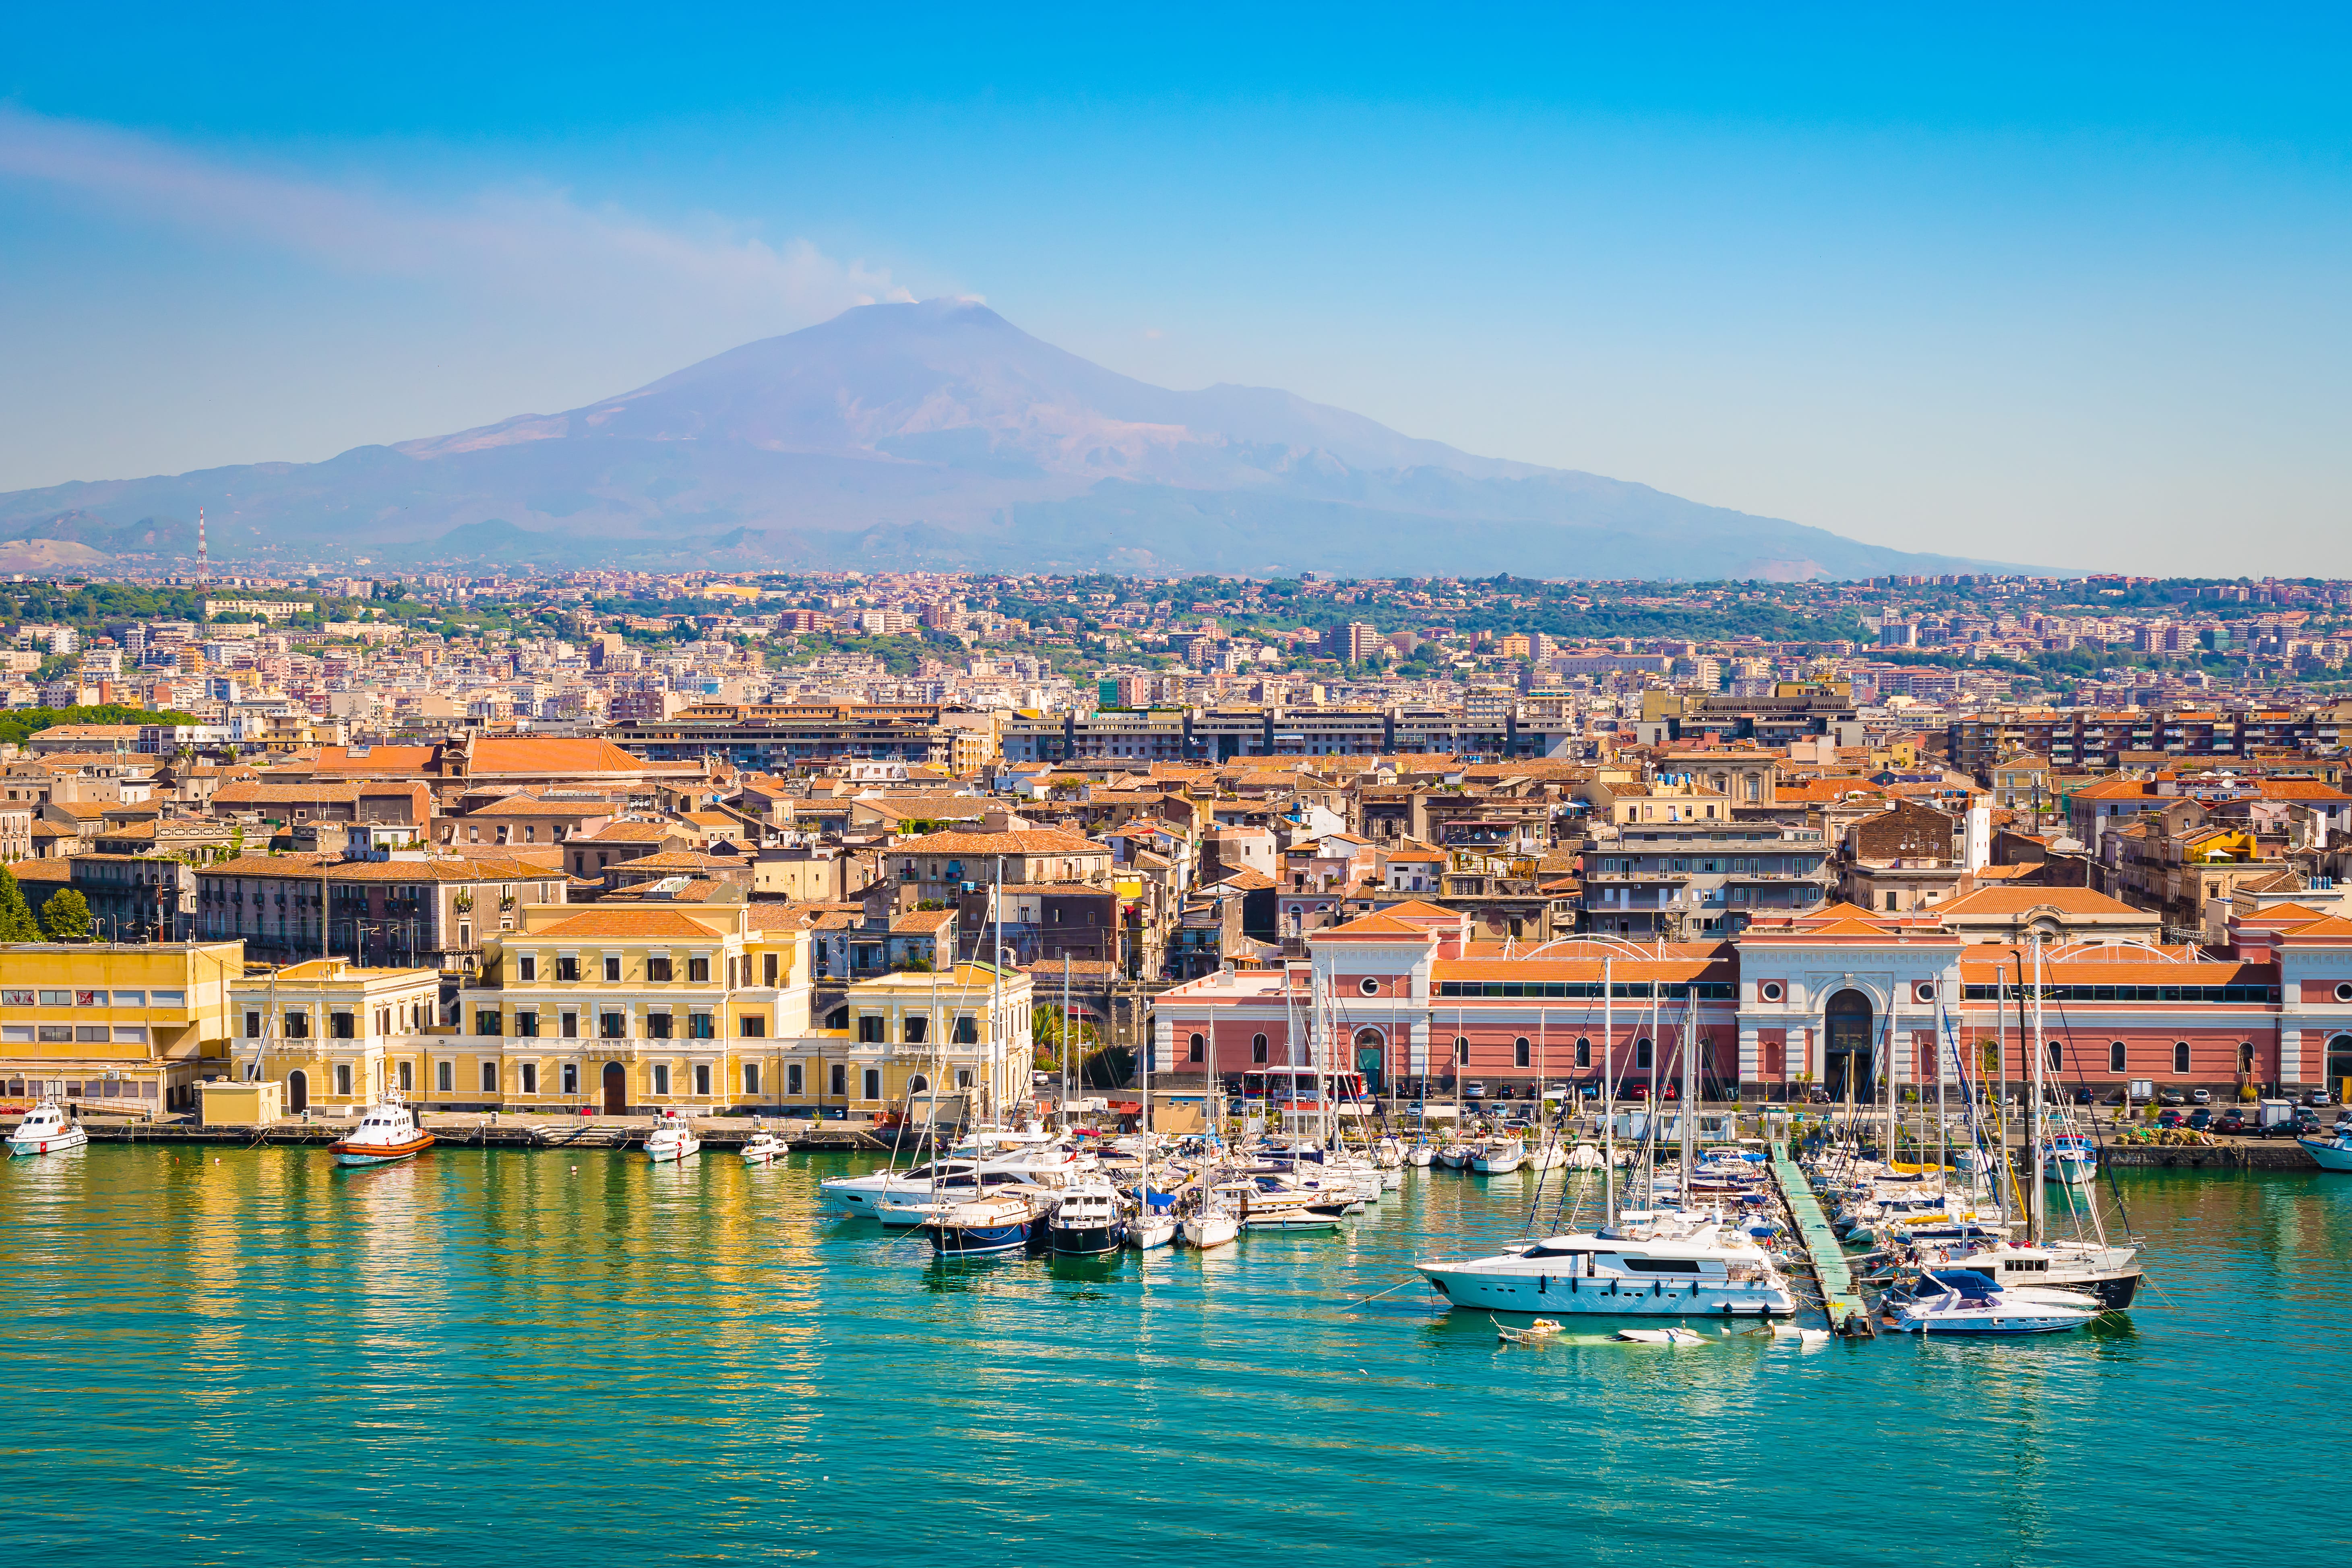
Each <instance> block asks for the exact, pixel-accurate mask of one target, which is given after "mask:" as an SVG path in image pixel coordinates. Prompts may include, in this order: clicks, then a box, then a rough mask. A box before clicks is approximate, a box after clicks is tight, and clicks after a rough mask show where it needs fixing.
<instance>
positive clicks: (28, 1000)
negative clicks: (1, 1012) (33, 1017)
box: [0, 991, 35, 1007]
mask: <svg viewBox="0 0 2352 1568" xmlns="http://www.w3.org/2000/svg"><path fill="white" fill-rule="evenodd" d="M33 1005H35V1003H34V994H33V993H32V992H30V991H0V1007H30V1006H33Z"/></svg>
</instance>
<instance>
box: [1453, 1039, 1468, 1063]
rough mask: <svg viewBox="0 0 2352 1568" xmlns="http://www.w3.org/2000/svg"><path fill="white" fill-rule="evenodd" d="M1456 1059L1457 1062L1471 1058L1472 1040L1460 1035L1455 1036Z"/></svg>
mask: <svg viewBox="0 0 2352 1568" xmlns="http://www.w3.org/2000/svg"><path fill="white" fill-rule="evenodd" d="M1469 1059H1470V1042H1469V1041H1468V1040H1465V1039H1464V1038H1463V1037H1461V1036H1460V1035H1456V1036H1454V1060H1455V1061H1457V1062H1466V1061H1468V1060H1469Z"/></svg>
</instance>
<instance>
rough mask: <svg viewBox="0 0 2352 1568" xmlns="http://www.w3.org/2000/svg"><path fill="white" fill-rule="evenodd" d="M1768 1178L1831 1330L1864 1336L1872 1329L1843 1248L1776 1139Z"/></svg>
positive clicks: (1785, 1148) (1807, 1184)
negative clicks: (1794, 1230) (1815, 1285)
mask: <svg viewBox="0 0 2352 1568" xmlns="http://www.w3.org/2000/svg"><path fill="white" fill-rule="evenodd" d="M1772 1180H1773V1182H1774V1183H1775V1184H1777V1185H1778V1186H1779V1187H1780V1201H1781V1202H1782V1203H1784V1204H1786V1205H1788V1207H1789V1217H1790V1220H1791V1221H1793V1222H1794V1223H1795V1225H1796V1227H1797V1238H1798V1240H1799V1241H1800V1242H1801V1243H1802V1244H1803V1246H1804V1248H1805V1259H1806V1261H1807V1262H1808V1263H1810V1264H1811V1266H1812V1270H1813V1278H1814V1279H1816V1280H1817V1281H1819V1282H1820V1285H1821V1288H1822V1310H1823V1311H1824V1312H1826V1313H1827V1314H1828V1316H1829V1320H1830V1328H1831V1330H1832V1331H1833V1332H1836V1333H1841V1334H1848V1335H1853V1336H1856V1337H1860V1338H1865V1339H1866V1338H1868V1337H1870V1335H1871V1334H1872V1332H1873V1330H1872V1327H1871V1321H1870V1309H1869V1307H1868V1306H1866V1305H1865V1304H1864V1301H1863V1299H1862V1292H1861V1290H1860V1289H1858V1288H1857V1287H1856V1286H1855V1285H1854V1282H1853V1269H1851V1268H1848V1267H1847V1266H1846V1258H1845V1250H1844V1249H1843V1247H1839V1246H1838V1238H1837V1234H1836V1233H1835V1232H1834V1231H1832V1230H1831V1229H1830V1222H1829V1219H1828V1217H1827V1216H1826V1215H1823V1214H1822V1205H1821V1202H1820V1200H1819V1199H1817V1198H1815V1197H1814V1196H1813V1184H1811V1182H1808V1181H1807V1180H1805V1173H1804V1172H1802V1171H1801V1170H1799V1169H1798V1168H1797V1163H1796V1162H1795V1161H1794V1160H1791V1159H1790V1158H1789V1145H1788V1144H1787V1143H1786V1142H1783V1141H1781V1140H1779V1139H1775V1140H1774V1141H1773V1142H1772Z"/></svg>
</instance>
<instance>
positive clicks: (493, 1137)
mask: <svg viewBox="0 0 2352 1568" xmlns="http://www.w3.org/2000/svg"><path fill="white" fill-rule="evenodd" d="M655 1120H656V1119H655V1118H653V1117H650V1116H598V1117H576V1116H575V1117H518V1116H500V1117H490V1116H468V1115H463V1114H452V1115H440V1116H425V1117H420V1118H418V1121H419V1122H420V1123H421V1124H422V1125H423V1126H424V1128H425V1131H428V1132H430V1133H432V1134H433V1135H434V1138H435V1139H436V1141H437V1142H438V1143H439V1145H440V1146H441V1147H442V1148H445V1149H551V1150H560V1149H629V1148H635V1146H636V1145H638V1144H640V1143H643V1142H645V1139H646V1133H647V1132H649V1131H652V1130H653V1128H654V1125H655ZM693 1121H694V1133H695V1136H696V1137H698V1138H699V1139H701V1140H702V1142H703V1146H704V1147H705V1148H709V1149H724V1150H732V1149H740V1148H741V1147H742V1146H743V1144H745V1143H746V1142H750V1141H751V1137H752V1136H753V1135H754V1134H755V1133H759V1132H761V1131H767V1132H773V1133H774V1134H775V1135H776V1136H777V1137H779V1138H781V1139H782V1140H783V1142H784V1143H785V1144H786V1145H787V1146H788V1147H790V1148H792V1149H793V1150H795V1151H798V1152H826V1151H830V1152H871V1153H887V1152H889V1151H890V1150H891V1149H892V1148H893V1146H894V1145H893V1142H892V1139H891V1135H890V1134H889V1133H887V1132H883V1133H877V1132H876V1131H874V1130H873V1128H872V1127H871V1126H869V1125H868V1124H867V1123H865V1122H858V1121H803V1120H801V1119H799V1118H793V1117H787V1118H782V1119H766V1120H754V1119H751V1118H748V1117H740V1116H714V1117H709V1118H702V1117H697V1118H694V1119H693ZM81 1126H82V1130H83V1131H86V1132H88V1133H89V1140H90V1142H93V1143H174V1144H176V1143H186V1144H205V1145H221V1144H226V1145H232V1146H235V1147H236V1148H258V1147H261V1146H263V1145H265V1144H267V1145H271V1146H276V1147H302V1146H316V1147H318V1148H321V1149H323V1148H325V1147H326V1146H327V1145H328V1144H330V1143H332V1142H334V1141H335V1140H336V1139H338V1138H341V1136H343V1134H344V1133H346V1132H348V1131H350V1130H351V1125H350V1123H349V1122H348V1121H341V1120H336V1121H297V1120H289V1121H273V1122H270V1123H268V1125H266V1126H247V1125H238V1124H235V1123H230V1124H220V1123H215V1124H214V1125H211V1126H206V1125H204V1124H202V1123H199V1122H195V1121H140V1120H133V1119H131V1118H113V1117H104V1116H86V1117H84V1118H83V1119H82V1121H81Z"/></svg>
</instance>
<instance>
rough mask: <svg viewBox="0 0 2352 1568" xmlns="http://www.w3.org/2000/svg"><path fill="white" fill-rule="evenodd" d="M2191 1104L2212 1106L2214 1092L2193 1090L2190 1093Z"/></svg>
mask: <svg viewBox="0 0 2352 1568" xmlns="http://www.w3.org/2000/svg"><path fill="white" fill-rule="evenodd" d="M2212 1103H2213V1091H2212V1090H2211V1089H2190V1090H2189V1104H2191V1105H2210V1104H2212Z"/></svg>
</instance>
